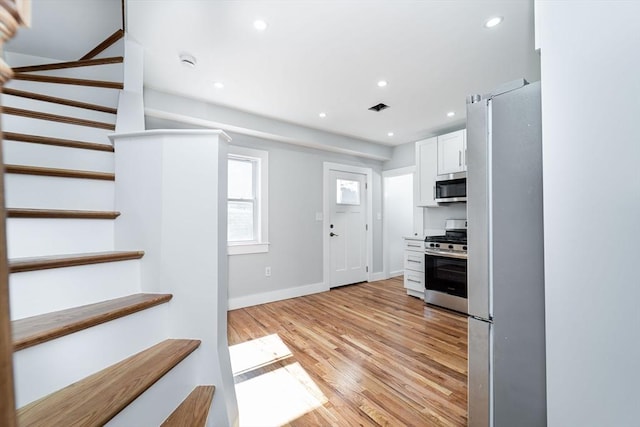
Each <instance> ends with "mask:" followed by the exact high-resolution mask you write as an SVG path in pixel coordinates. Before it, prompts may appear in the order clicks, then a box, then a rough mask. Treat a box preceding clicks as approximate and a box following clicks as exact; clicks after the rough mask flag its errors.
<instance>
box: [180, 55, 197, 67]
mask: <svg viewBox="0 0 640 427" xmlns="http://www.w3.org/2000/svg"><path fill="white" fill-rule="evenodd" d="M196 62H197V61H196V58H195V56H193V55H189V54H188V53H182V54H180V63H182V65H185V66H187V67H190V68H193V67H195V66H196Z"/></svg>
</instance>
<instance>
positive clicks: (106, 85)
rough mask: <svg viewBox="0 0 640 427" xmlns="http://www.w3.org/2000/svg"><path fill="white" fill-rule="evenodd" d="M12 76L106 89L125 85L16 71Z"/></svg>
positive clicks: (32, 80)
mask: <svg viewBox="0 0 640 427" xmlns="http://www.w3.org/2000/svg"><path fill="white" fill-rule="evenodd" d="M12 78H13V80H26V81H30V82H41V83H58V84H66V85H77V86H91V87H102V88H106V89H122V88H123V87H124V85H123V84H122V83H120V82H110V81H106V80H88V79H76V78H72V77H54V76H43V75H40V74H26V73H15V74H14V75H13V77H12Z"/></svg>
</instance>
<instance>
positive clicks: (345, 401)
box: [228, 278, 467, 427]
mask: <svg viewBox="0 0 640 427" xmlns="http://www.w3.org/2000/svg"><path fill="white" fill-rule="evenodd" d="M228 330H229V333H228V337H229V345H230V346H231V349H232V351H231V357H232V364H233V366H234V372H235V371H241V372H239V373H238V374H236V375H235V378H234V379H235V382H236V390H237V394H238V401H239V407H240V423H241V425H256V426H257V425H274V424H278V423H279V425H291V426H305V427H306V426H329V425H331V426H375V425H384V426H465V425H466V423H467V318H466V317H464V316H461V315H457V314H454V313H450V312H448V311H445V310H439V309H433V308H429V307H427V306H425V305H424V303H423V302H422V301H421V300H419V299H417V298H413V297H409V296H407V295H406V293H405V291H404V288H403V287H402V281H401V280H400V278H395V279H390V280H384V281H380V282H373V283H362V284H357V285H351V286H346V287H342V288H337V289H334V290H331V291H329V292H324V293H321V294H315V295H309V296H305V297H301V298H295V299H290V300H285V301H279V302H275V303H271V304H264V305H259V306H254V307H248V308H244V309H239V310H233V311H231V312H229V329H228ZM276 334H277V335H276ZM249 340H253V341H251V342H250V343H246V344H240V343H245V342H247V341H249ZM236 344H240V345H237V346H235V345H236ZM242 348H244V350H246V351H245V353H246V352H247V351H248V350H250V349H251V348H253V349H254V350H256V349H259V350H257V351H259V352H260V351H261V352H262V353H263V356H264V354H269V355H271V356H272V357H271V358H267V359H264V357H263V359H264V360H261V359H260V357H258V358H257V359H254V360H253V362H252V361H251V356H246V357H248V359H247V358H246V357H245V363H244V365H243V363H242V362H238V360H234V359H238V358H239V356H238V352H239V350H240V349H242ZM247 360H249V362H248V363H247ZM269 374H270V375H269ZM283 374H286V375H289V377H287V376H283ZM290 376H294V377H295V381H292V380H291V379H290ZM267 377H272V378H273V381H272V382H269V380H268V379H267ZM253 384H255V386H256V387H257V388H256V390H255V391H254V392H253V394H252V392H250V391H248V390H249V389H250V388H251V387H252V385H253ZM286 386H292V387H294V391H293V392H287V391H284V390H278V388H280V387H283V388H284V387H286ZM261 387H262V388H261ZM261 396H262V397H261ZM300 402H303V403H304V404H306V405H307V407H306V408H303V409H299V406H300ZM294 407H295V408H296V409H295V410H293V412H292V415H290V416H288V417H284V418H277V417H276V418H270V415H269V414H267V412H273V411H279V410H281V411H287V410H289V409H291V408H294ZM274 420H279V421H274Z"/></svg>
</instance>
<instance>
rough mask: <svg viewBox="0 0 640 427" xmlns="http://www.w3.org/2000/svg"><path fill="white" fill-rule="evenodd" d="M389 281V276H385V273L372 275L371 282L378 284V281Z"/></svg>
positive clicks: (380, 272)
mask: <svg viewBox="0 0 640 427" xmlns="http://www.w3.org/2000/svg"><path fill="white" fill-rule="evenodd" d="M386 279H388V277H387V275H386V274H384V271H379V272H377V273H371V280H370V282H377V281H378V280H386Z"/></svg>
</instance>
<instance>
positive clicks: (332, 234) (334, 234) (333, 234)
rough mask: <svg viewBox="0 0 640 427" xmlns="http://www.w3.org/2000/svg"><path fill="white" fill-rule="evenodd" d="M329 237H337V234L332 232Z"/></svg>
mask: <svg viewBox="0 0 640 427" xmlns="http://www.w3.org/2000/svg"><path fill="white" fill-rule="evenodd" d="M329 236H331V237H333V236H337V234H336V233H334V232H333V231H332V232H331V233H329Z"/></svg>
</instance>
